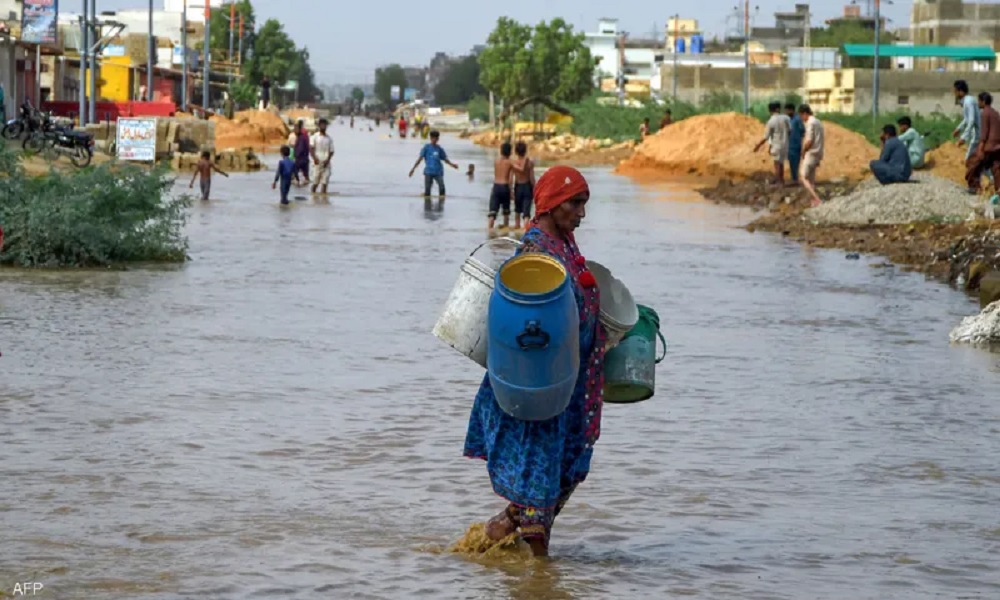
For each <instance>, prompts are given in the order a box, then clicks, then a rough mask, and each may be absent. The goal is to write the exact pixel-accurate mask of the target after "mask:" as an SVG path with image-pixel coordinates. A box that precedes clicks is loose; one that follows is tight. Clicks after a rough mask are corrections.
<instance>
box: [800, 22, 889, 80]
mask: <svg viewBox="0 0 1000 600" xmlns="http://www.w3.org/2000/svg"><path fill="white" fill-rule="evenodd" d="M879 38H880V39H879V41H880V42H881V43H882V44H891V43H893V42H894V41H896V38H895V36H894V35H893V34H892V33H891V32H888V31H884V30H883V31H882V32H881V33H880V34H879ZM809 43H810V45H811V46H812V47H813V48H837V49H839V50H843V49H844V44H874V43H875V30H874V29H872V28H870V27H865V26H864V25H862V24H861V23H850V22H847V23H835V24H833V25H831V26H829V27H824V28H822V29H813V30H812V31H811V32H810V34H809ZM850 64H851V66H852V67H856V68H860V69H870V68H872V66H873V65H874V64H875V59H874V58H870V57H858V58H852V59H850ZM879 64H881V65H882V66H883V67H887V66H889V60H888V59H882V60H880V61H879Z"/></svg>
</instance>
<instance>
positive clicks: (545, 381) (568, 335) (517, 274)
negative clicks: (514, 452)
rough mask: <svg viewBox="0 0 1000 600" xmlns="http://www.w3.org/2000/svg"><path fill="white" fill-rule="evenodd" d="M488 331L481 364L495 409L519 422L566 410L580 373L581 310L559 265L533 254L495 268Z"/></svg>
mask: <svg viewBox="0 0 1000 600" xmlns="http://www.w3.org/2000/svg"><path fill="white" fill-rule="evenodd" d="M487 331H488V336H489V339H488V344H487V348H488V351H487V355H486V368H487V370H488V371H489V377H490V384H491V385H492V386H493V393H494V395H495V396H496V399H497V404H499V405H500V408H501V409H503V411H504V412H506V413H507V414H509V415H510V416H512V417H514V418H516V419H521V420H523V421H544V420H546V419H551V418H553V417H556V416H558V415H560V414H561V413H562V412H563V411H565V410H566V407H567V406H569V402H570V399H571V398H572V396H573V389H574V388H575V387H576V378H577V375H578V374H579V371H580V314H579V312H578V309H577V306H576V298H575V297H574V295H573V289H572V287H571V284H570V280H569V275H568V274H567V272H566V268H565V267H564V266H563V265H562V263H560V262H559V261H558V260H556V259H554V258H552V257H550V256H547V255H544V254H539V253H534V252H532V253H525V254H521V255H519V256H515V257H514V258H511V259H510V260H508V261H507V262H505V263H504V264H503V265H502V266H501V267H500V268H499V269H497V273H496V278H495V280H494V286H493V294H492V295H491V296H490V305H489V313H488V316H487Z"/></svg>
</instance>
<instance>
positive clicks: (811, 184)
mask: <svg viewBox="0 0 1000 600" xmlns="http://www.w3.org/2000/svg"><path fill="white" fill-rule="evenodd" d="M767 109H768V112H770V113H771V117H770V118H769V119H768V121H767V125H766V126H765V128H764V138H763V139H762V140H760V142H758V144H757V146H756V147H755V148H754V151H755V152H758V151H760V149H761V148H763V147H764V144H768V145H769V147H770V153H771V158H772V159H773V160H774V184H775V185H779V186H784V185H786V183H785V162H788V167H789V174H790V175H791V180H792V181H791V183H790V185H797V184H801V185H802V187H803V188H805V189H806V191H807V192H809V195H810V197H811V198H810V200H811V203H812V205H813V206H819V205H820V203H821V202H822V200H821V199H820V197H819V194H818V193H817V192H816V171H817V170H818V169H819V166H820V163H822V162H823V153H824V150H825V148H826V135H825V132H824V129H823V123H822V122H821V121H820V120H819V119H818V118H817V117H816V116H815V115H814V114H813V111H812V108H810V106H809V105H808V104H802V105H801V106H799V107H798V108H796V107H795V105H794V104H791V103H788V104H785V105H784V111H785V112H784V114H782V105H781V103H780V102H771V103H770V104H768V106H767Z"/></svg>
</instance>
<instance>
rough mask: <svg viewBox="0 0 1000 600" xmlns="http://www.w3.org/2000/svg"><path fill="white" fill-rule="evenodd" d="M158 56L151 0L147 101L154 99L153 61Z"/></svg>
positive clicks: (150, 0) (150, 2) (147, 61)
mask: <svg viewBox="0 0 1000 600" xmlns="http://www.w3.org/2000/svg"><path fill="white" fill-rule="evenodd" d="M155 58H156V39H154V38H153V0H149V56H147V57H146V101H147V102H152V101H153V62H154V60H155Z"/></svg>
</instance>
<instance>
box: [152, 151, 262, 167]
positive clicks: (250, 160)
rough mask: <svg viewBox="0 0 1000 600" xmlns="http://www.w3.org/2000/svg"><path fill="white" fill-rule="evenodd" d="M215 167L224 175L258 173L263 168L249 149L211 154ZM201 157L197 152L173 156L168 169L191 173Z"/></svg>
mask: <svg viewBox="0 0 1000 600" xmlns="http://www.w3.org/2000/svg"><path fill="white" fill-rule="evenodd" d="M212 156H213V160H214V161H215V166H217V167H219V169H221V170H222V171H225V172H226V173H230V172H246V171H259V170H261V169H262V168H263V165H262V164H261V162H260V158H259V157H258V156H257V154H255V153H254V151H253V150H252V149H250V148H244V149H242V150H223V151H221V152H213V153H212ZM200 159H201V155H200V154H199V153H197V152H185V153H178V154H174V156H173V158H171V159H170V167H171V168H172V169H174V170H175V171H192V170H193V169H194V167H195V165H197V164H198V161H199V160H200Z"/></svg>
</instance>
